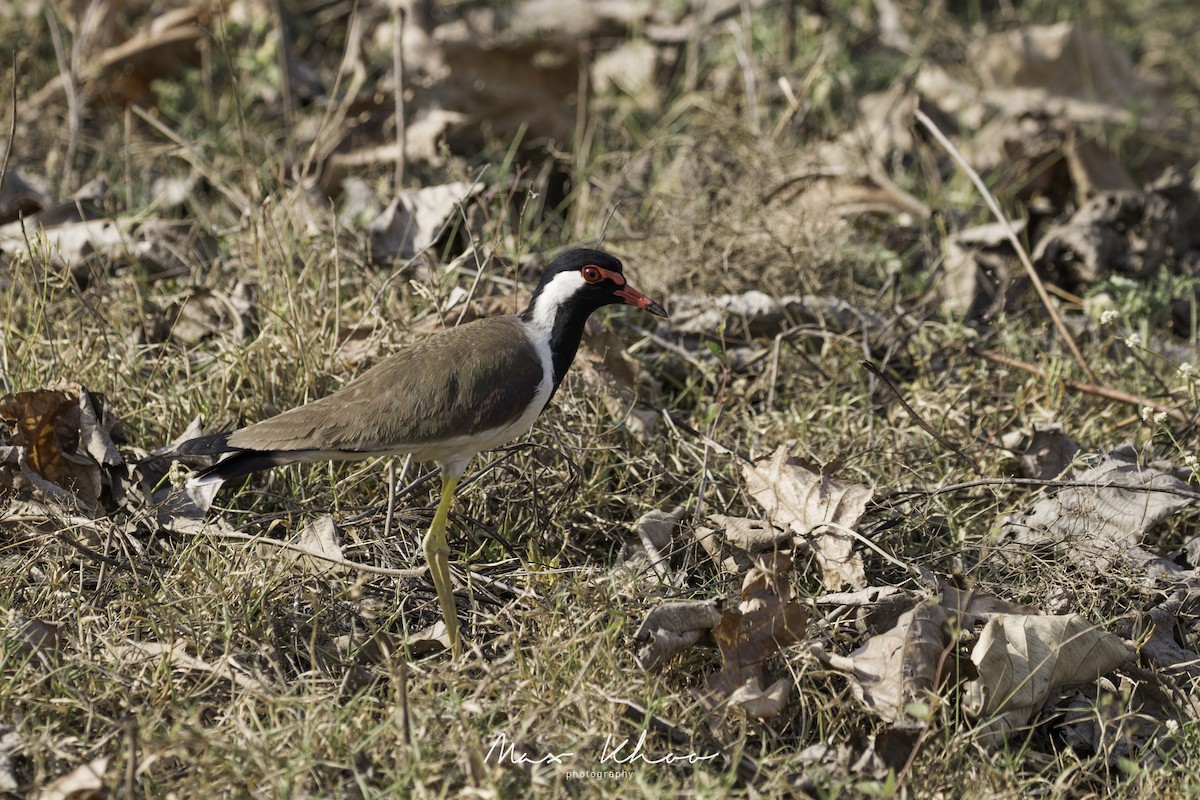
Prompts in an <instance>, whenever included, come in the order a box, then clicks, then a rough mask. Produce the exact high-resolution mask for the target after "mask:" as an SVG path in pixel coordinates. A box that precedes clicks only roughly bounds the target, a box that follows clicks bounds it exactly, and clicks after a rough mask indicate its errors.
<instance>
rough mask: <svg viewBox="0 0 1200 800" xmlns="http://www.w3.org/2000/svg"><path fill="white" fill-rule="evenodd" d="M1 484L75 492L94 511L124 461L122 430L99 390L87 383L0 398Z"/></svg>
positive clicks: (55, 493) (66, 494)
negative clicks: (89, 388) (113, 470)
mask: <svg viewBox="0 0 1200 800" xmlns="http://www.w3.org/2000/svg"><path fill="white" fill-rule="evenodd" d="M0 422H2V423H4V425H5V426H6V428H7V429H5V428H3V427H0V451H2V456H0V486H6V487H8V488H10V489H22V488H23V489H25V490H33V491H36V492H40V493H41V494H43V495H49V496H51V497H56V498H59V499H69V498H74V500H75V501H77V502H78V504H79V505H80V507H81V508H82V509H83V510H85V511H87V512H89V513H94V512H95V511H96V510H97V509H98V506H99V502H100V495H101V492H102V491H103V489H104V486H105V485H106V482H107V483H108V484H109V485H110V486H111V478H112V475H111V474H108V475H106V474H105V471H106V470H111V468H113V467H117V466H119V465H120V464H122V463H123V462H122V460H121V455H120V453H119V452H118V451H117V448H116V445H115V444H114V443H113V436H118V437H120V436H121V435H122V434H123V429H122V428H121V425H120V422H119V421H118V420H116V419H115V418H114V417H113V416H112V414H111V413H109V412H108V408H107V401H106V399H105V398H104V396H103V395H99V394H92V393H91V392H88V391H87V390H86V389H82V388H78V387H74V388H66V389H35V390H33V391H28V392H16V393H14V394H8V395H5V396H4V397H2V398H0Z"/></svg>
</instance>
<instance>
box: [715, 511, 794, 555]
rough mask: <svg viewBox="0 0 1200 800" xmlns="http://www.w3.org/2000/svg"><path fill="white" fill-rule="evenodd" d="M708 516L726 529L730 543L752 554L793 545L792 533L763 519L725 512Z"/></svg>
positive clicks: (726, 537)
mask: <svg viewBox="0 0 1200 800" xmlns="http://www.w3.org/2000/svg"><path fill="white" fill-rule="evenodd" d="M708 518H709V519H710V520H712V521H713V522H715V523H716V524H717V525H720V526H721V527H722V528H723V529H724V531H723V533H724V535H725V539H726V540H728V541H729V543H730V544H732V545H733V546H734V547H737V548H739V549H742V550H745V551H746V552H747V553H749V554H750V555H752V556H753V555H758V554H759V553H762V552H764V551H769V550H780V549H784V548H790V547H791V545H792V535H791V534H790V533H788V532H787V531H783V530H780V529H779V528H776V527H775V526H774V525H772V524H771V523H769V522H766V521H764V520H761V519H750V518H748V517H727V516H725V515H724V514H710V515H709V517H708Z"/></svg>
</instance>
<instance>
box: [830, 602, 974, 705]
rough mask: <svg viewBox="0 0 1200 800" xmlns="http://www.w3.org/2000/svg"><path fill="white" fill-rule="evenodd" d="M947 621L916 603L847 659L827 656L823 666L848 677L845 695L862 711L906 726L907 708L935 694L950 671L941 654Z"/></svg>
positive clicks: (948, 641)
mask: <svg viewBox="0 0 1200 800" xmlns="http://www.w3.org/2000/svg"><path fill="white" fill-rule="evenodd" d="M952 619H953V615H952V614H951V612H950V611H949V610H948V609H946V608H945V607H943V606H941V605H939V604H937V603H934V602H927V603H922V604H921V605H919V606H917V607H916V608H914V609H913V610H911V611H908V612H906V613H904V614H902V615H900V619H899V620H897V621H896V625H895V626H894V627H893V628H891V629H890V630H887V631H885V632H883V633H880V634H876V635H875V636H872V637H871V638H870V639H868V640H867V643H866V644H865V645H863V646H862V647H860V648H859V649H858V650H855V651H854V652H853V653H851V654H850V655H849V656H829V662H830V664H831V665H832V666H833V667H834V668H836V669H839V670H842V671H843V672H846V673H848V674H849V676H850V678H851V681H850V689H851V691H852V692H853V693H854V696H855V697H857V698H858V700H859V702H861V703H862V704H863V705H864V706H866V708H867V709H869V710H870V711H872V712H874V713H875V714H876V715H878V716H879V717H880V718H882V719H884V720H887V721H888V722H893V723H899V722H905V723H911V722H913V720H912V718H911V717H910V716H909V715H908V710H907V709H908V706H909V704H910V703H912V702H913V701H918V700H924V699H925V697H926V696H927V695H928V694H930V693H933V692H936V691H937V688H938V686H939V685H940V684H941V680H942V679H943V678H944V677H945V676H946V674H947V673H946V667H947V666H953V662H951V660H950V659H949V658H948V657H947V655H946V651H947V649H949V648H950V647H951V646H952V644H953V639H952V637H951V635H950V629H949V628H950V622H951V621H952Z"/></svg>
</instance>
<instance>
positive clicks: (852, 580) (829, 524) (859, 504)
mask: <svg viewBox="0 0 1200 800" xmlns="http://www.w3.org/2000/svg"><path fill="white" fill-rule="evenodd" d="M743 475H744V477H745V480H746V490H747V491H748V492H749V493H750V496H751V497H753V498H754V499H755V500H757V501H758V503H759V505H761V506H762V507H763V510H764V511H766V513H767V516H768V517H770V518H771V519H772V520H773V521H775V522H777V523H779V524H781V525H787V526H788V527H789V528H791V530H792V532H793V533H794V534H795V535H796V536H802V537H805V538H807V539H810V540H811V542H812V546H813V551H814V553H815V554H816V556H817V560H818V561H819V562H820V564H821V568H822V570H823V572H824V582H825V586H826V588H828V589H831V590H837V589H841V588H842V587H843V586H849V587H850V588H851V589H861V588H863V587H864V586H866V585H867V578H866V573H865V571H864V569H863V562H862V556H860V555H859V554H858V553H855V552H854V541H855V539H854V536H853V535H851V533H850V531H851V530H852V529H853V528H854V526H855V525H856V524H857V523H858V520H859V518H860V517H861V516H862V515H863V512H864V511H865V510H866V507H867V503H868V502H870V500H871V497H872V496H873V495H874V490H872V489H871V488H869V487H867V486H864V485H863V484H861V483H846V482H842V481H835V480H833V479H832V478H829V477H827V476H825V475H821V474H820V473H817V472H814V471H812V470H810V469H808V468H806V467H804V466H802V465H801V464H800V462H799V461H797V460H796V459H793V458H792V457H791V456H789V455H788V451H787V447H786V446H780V448H779V449H778V450H776V451H775V453H774V454H773V455H771V457H770V458H769V459H762V460H759V461H757V462H755V463H754V464H753V465H752V466H747V467H744V468H743Z"/></svg>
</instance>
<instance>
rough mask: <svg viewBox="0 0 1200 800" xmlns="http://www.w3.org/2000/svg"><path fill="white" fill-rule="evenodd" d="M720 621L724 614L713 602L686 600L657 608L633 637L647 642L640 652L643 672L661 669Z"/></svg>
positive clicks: (639, 659) (639, 657) (664, 604)
mask: <svg viewBox="0 0 1200 800" xmlns="http://www.w3.org/2000/svg"><path fill="white" fill-rule="evenodd" d="M720 621H721V612H720V610H719V609H718V608H717V604H716V602H715V601H712V600H683V601H680V602H675V603H663V604H662V605H659V606H656V607H654V608H653V609H651V610H650V613H649V614H647V615H646V619H645V621H644V622H642V625H641V627H639V628H638V631H637V633H636V634H634V637H633V638H634V639H636V640H637V641H639V642H646V645H645V646H644V647H643V648H642V649H641V650H640V651H638V661H639V663H640V664H641V665H642V669H644V670H647V671H651V670H657V669H659V668H661V667H662V666H663V665H664V664H666V663H667V662H668V661H670V660H671V659H672V658H673V657H674V656H675V654H676V653H681V652H683V651H684V650H686V649H687V648H689V647H691V646H692V645H694V644H695V643H696V642H698V641H699V640H700V637H701V636H703V635H704V634H706V633H708V632H709V631H710V630H712V629H713V628H714V627H716V625H717V624H718V623H719V622H720Z"/></svg>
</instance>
